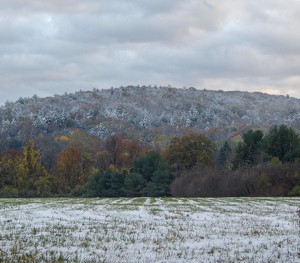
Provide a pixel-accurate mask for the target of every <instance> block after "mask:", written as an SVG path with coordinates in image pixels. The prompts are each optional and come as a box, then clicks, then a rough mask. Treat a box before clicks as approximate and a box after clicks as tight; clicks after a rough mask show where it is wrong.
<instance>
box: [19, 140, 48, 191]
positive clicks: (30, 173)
mask: <svg viewBox="0 0 300 263" xmlns="http://www.w3.org/2000/svg"><path fill="white" fill-rule="evenodd" d="M40 157H41V154H40V151H36V150H34V141H33V140H30V141H28V142H27V145H26V147H25V149H24V158H23V160H22V161H21V162H20V164H19V166H18V169H17V182H18V183H17V185H18V189H19V190H21V189H31V190H36V189H35V182H36V181H38V180H39V179H40V178H41V177H43V178H44V179H43V181H44V182H45V183H46V184H50V182H49V180H48V178H47V177H48V174H47V171H46V169H45V168H44V167H43V166H42V165H41V162H40Z"/></svg>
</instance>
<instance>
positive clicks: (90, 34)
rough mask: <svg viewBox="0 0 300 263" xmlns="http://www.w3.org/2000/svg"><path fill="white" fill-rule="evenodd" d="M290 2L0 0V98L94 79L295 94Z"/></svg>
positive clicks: (100, 83)
mask: <svg viewBox="0 0 300 263" xmlns="http://www.w3.org/2000/svg"><path fill="white" fill-rule="evenodd" d="M299 11H300V6H299V3H298V1H296V0H288V1H284V2H283V1H274V0H272V1H271V0H266V1H263V2H262V1H258V0H251V1H250V0H245V1H238V0H226V1H217V0H203V1H197V0H165V1H158V0H153V1H147V0H128V1H121V0H116V1H105V0H102V1H96V0H87V1H82V0H50V1H46V2H45V1H37V0H22V1H21V0H10V1H5V0H0V96H1V100H0V103H4V102H5V101H6V100H17V99H18V98H19V97H20V96H22V97H27V96H32V95H33V94H38V95H39V96H51V95H53V94H54V93H64V92H65V91H66V92H74V91H76V90H79V89H82V90H87V89H92V88H93V87H99V88H109V87H111V86H115V87H118V86H121V85H123V86H126V85H132V84H133V85H136V84H140V85H143V84H145V85H148V84H152V85H154V84H156V85H168V84H170V85H174V86H176V87H183V86H187V87H188V86H194V87H196V88H199V89H202V88H206V89H223V90H248V91H254V90H255V91H263V92H268V93H273V94H286V93H289V94H290V95H292V96H296V97H300V90H299V84H300V77H299V72H300V57H299V56H300V47H299V44H298V43H299V40H300V33H299V32H298V25H299V22H300V21H299V20H300V16H299V13H300V12H299Z"/></svg>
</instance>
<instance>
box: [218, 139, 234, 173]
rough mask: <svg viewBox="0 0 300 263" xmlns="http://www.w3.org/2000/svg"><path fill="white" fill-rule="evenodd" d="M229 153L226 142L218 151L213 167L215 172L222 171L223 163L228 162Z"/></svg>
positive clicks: (229, 148)
mask: <svg viewBox="0 0 300 263" xmlns="http://www.w3.org/2000/svg"><path fill="white" fill-rule="evenodd" d="M231 153H232V150H231V147H230V145H229V143H228V141H225V142H224V144H223V145H222V146H221V148H220V149H219V151H218V153H217V156H216V161H215V166H216V169H217V171H222V170H223V169H224V166H225V163H226V161H227V160H228V158H229V156H230V155H231Z"/></svg>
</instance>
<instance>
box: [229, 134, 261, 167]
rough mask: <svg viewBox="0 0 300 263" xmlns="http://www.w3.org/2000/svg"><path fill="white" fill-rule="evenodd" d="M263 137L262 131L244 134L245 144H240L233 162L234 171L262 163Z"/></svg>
mask: <svg viewBox="0 0 300 263" xmlns="http://www.w3.org/2000/svg"><path fill="white" fill-rule="evenodd" d="M263 137H264V134H263V132H262V131H261V130H256V131H253V130H249V131H247V132H246V133H244V134H243V142H239V144H238V146H237V149H236V151H235V156H234V159H233V161H232V169H233V170H235V169H237V168H239V167H249V166H253V165H256V164H258V163H259V162H260V156H261V155H263Z"/></svg>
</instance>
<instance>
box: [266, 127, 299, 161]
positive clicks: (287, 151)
mask: <svg viewBox="0 0 300 263" xmlns="http://www.w3.org/2000/svg"><path fill="white" fill-rule="evenodd" d="M264 144H265V151H266V153H267V154H268V155H270V156H272V157H278V158H279V160H280V161H282V162H294V161H295V159H296V158H300V138H299V135H298V134H296V132H295V131H294V130H293V128H289V127H287V126H286V125H281V126H279V127H277V125H274V126H272V128H271V129H270V130H269V132H268V134H267V135H266V136H265V139H264Z"/></svg>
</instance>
